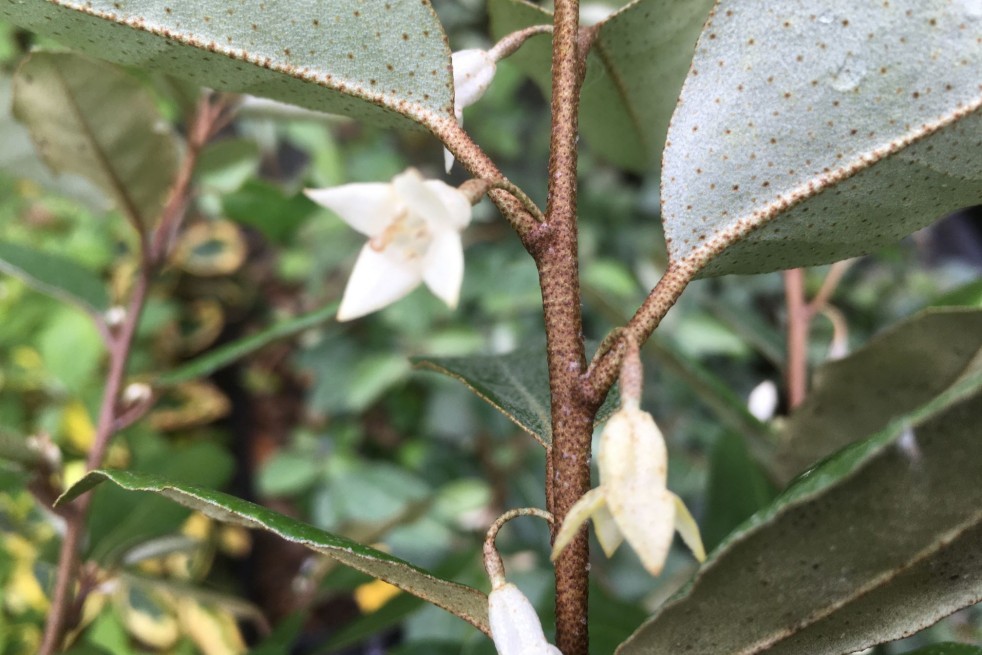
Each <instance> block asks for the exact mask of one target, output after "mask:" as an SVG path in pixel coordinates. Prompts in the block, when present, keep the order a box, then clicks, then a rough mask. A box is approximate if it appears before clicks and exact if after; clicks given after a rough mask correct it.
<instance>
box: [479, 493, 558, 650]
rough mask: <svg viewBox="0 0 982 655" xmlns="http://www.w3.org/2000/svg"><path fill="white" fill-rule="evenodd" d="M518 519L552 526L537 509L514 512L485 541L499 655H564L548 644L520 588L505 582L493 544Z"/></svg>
mask: <svg viewBox="0 0 982 655" xmlns="http://www.w3.org/2000/svg"><path fill="white" fill-rule="evenodd" d="M519 516H538V517H539V518H542V519H545V520H547V521H549V522H550V523H552V520H553V519H552V514H550V513H549V512H545V511H543V510H541V509H536V508H534V507H522V508H518V509H512V510H509V511H507V512H505V513H504V514H502V515H501V516H499V517H498V518H497V520H495V522H494V523H493V524H491V527H490V528H489V529H488V536H487V537H486V538H485V540H484V567H485V568H486V569H487V571H488V577H490V578H491V593H490V594H489V595H488V622H489V623H490V624H491V638H492V639H493V640H494V647H495V649H496V650H497V651H498V655H563V654H562V652H561V651H560V650H559V649H558V648H556V647H555V646H553V645H552V644H550V643H549V642H548V641H546V636H545V633H544V632H543V631H542V623H541V622H540V621H539V615H538V614H536V613H535V608H534V607H532V603H530V602H529V599H528V598H526V597H525V594H523V593H522V592H521V590H519V588H518V587H516V586H515V585H513V584H511V583H510V582H507V581H506V580H505V568H504V564H503V563H502V561H501V555H499V554H498V549H497V547H495V545H494V540H495V538H496V537H497V536H498V530H500V529H501V526H503V525H504V524H505V523H507V522H508V521H510V520H512V519H514V518H517V517H519Z"/></svg>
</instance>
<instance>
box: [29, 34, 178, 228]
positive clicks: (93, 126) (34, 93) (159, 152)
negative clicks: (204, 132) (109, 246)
mask: <svg viewBox="0 0 982 655" xmlns="http://www.w3.org/2000/svg"><path fill="white" fill-rule="evenodd" d="M13 88H14V100H13V111H14V116H16V117H17V120H19V121H20V122H21V123H22V124H23V125H24V126H26V127H27V128H28V130H29V132H30V134H31V139H32V140H33V141H34V144H35V146H36V148H37V151H38V153H39V154H40V155H41V158H42V159H43V160H44V162H45V163H46V164H47V165H48V166H49V167H50V168H51V169H52V170H54V171H55V172H58V173H74V174H76V175H80V176H82V177H84V178H86V179H88V180H89V181H90V182H92V183H93V184H94V185H95V186H96V187H98V188H99V189H101V190H102V191H103V192H104V193H105V194H106V196H107V197H109V198H112V200H113V202H114V204H115V207H116V209H117V210H119V211H120V212H122V213H124V214H126V215H128V216H130V217H131V218H132V219H133V221H134V222H135V223H138V224H143V225H150V224H152V223H153V222H154V220H155V219H156V218H157V217H158V216H159V215H160V213H161V211H162V210H163V208H164V203H165V202H166V201H167V196H168V194H169V193H170V187H171V181H172V180H173V178H174V176H175V174H176V173H177V143H176V139H175V137H174V135H173V134H172V133H171V130H170V127H169V125H168V124H167V122H166V121H164V119H163V117H162V116H161V115H160V113H159V112H158V111H157V107H156V106H155V105H154V99H153V97H152V96H151V95H150V93H148V92H147V90H146V89H145V88H144V87H143V86H142V85H141V84H140V82H139V81H138V80H137V79H136V78H134V77H133V76H131V75H130V74H128V73H127V72H126V71H124V70H122V69H120V68H119V67H117V66H113V65H111V64H107V63H105V62H101V61H96V60H94V59H89V58H88V57H84V56H81V55H77V54H73V53H68V52H43V51H41V52H34V53H31V54H30V55H28V57H27V58H26V59H25V60H24V61H23V62H22V63H21V65H20V66H19V67H18V69H17V73H16V75H15V76H14V81H13ZM107 107H112V108H113V109H112V120H106V108H107Z"/></svg>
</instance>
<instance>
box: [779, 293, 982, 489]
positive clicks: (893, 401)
mask: <svg viewBox="0 0 982 655" xmlns="http://www.w3.org/2000/svg"><path fill="white" fill-rule="evenodd" d="M973 370H982V309H965V308H957V309H956V308H944V309H928V310H925V311H923V312H921V313H920V314H917V315H916V316H913V317H911V318H910V319H908V320H906V321H904V322H903V323H900V324H899V325H896V326H894V327H892V328H890V329H889V330H888V331H886V332H884V333H883V334H880V335H878V336H877V337H876V338H874V339H873V340H872V341H871V342H870V343H869V344H868V345H866V347H864V348H863V349H861V350H858V351H856V352H855V353H853V354H852V355H850V356H849V357H846V358H845V359H841V360H838V361H833V362H829V363H827V364H825V365H824V366H822V367H821V368H819V369H818V370H817V371H815V376H814V384H813V387H812V390H811V391H810V392H809V394H808V397H807V398H806V399H805V402H804V403H802V405H801V406H800V407H798V408H797V409H795V411H794V413H792V414H791V416H789V417H788V418H787V420H786V421H785V422H783V424H782V426H781V430H780V433H779V434H778V439H777V441H778V450H777V453H776V458H775V462H774V466H773V467H772V470H773V472H774V473H775V474H776V475H777V477H778V478H779V480H780V481H781V482H783V483H787V482H789V481H790V480H791V479H792V478H793V477H794V476H796V475H799V474H800V473H802V472H803V471H805V469H807V468H808V467H809V466H813V465H814V464H815V463H816V462H817V461H819V460H820V459H822V458H824V457H827V456H829V455H831V454H832V453H834V452H835V451H837V450H839V449H841V448H843V447H845V446H847V445H849V444H850V443H852V442H854V441H857V440H859V439H863V438H865V437H866V436H867V435H869V434H871V433H872V432H876V431H877V430H880V429H882V428H883V427H884V426H885V425H886V424H887V423H889V422H890V420H891V419H892V418H893V417H894V416H897V415H898V414H903V413H905V412H907V411H910V410H911V409H913V408H916V407H917V406H918V405H921V404H923V403H925V402H927V401H929V400H931V399H932V398H934V397H935V396H938V395H940V394H941V393H942V392H943V391H945V389H948V388H949V387H951V386H952V385H954V384H957V383H958V381H959V380H960V379H961V378H962V377H963V376H965V375H967V374H970V373H971V372H972V371H973Z"/></svg>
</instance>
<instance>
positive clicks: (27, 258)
mask: <svg viewBox="0 0 982 655" xmlns="http://www.w3.org/2000/svg"><path fill="white" fill-rule="evenodd" d="M0 273H6V274H7V275H13V276H14V277H17V278H19V279H21V280H22V281H23V282H24V283H25V284H27V285H28V286H30V287H33V288H34V289H37V290H38V291H40V292H41V293H45V294H48V295H49V296H54V297H55V298H58V299H59V300H64V301H66V302H70V303H72V304H74V305H77V306H79V307H81V308H82V309H84V310H86V311H89V312H92V313H93V314H101V313H102V312H104V311H105V310H106V309H108V308H109V294H108V293H107V292H106V287H105V285H104V284H103V283H102V281H101V280H99V278H98V277H96V276H95V274H94V273H92V272H91V271H89V270H88V269H86V268H84V267H83V266H81V265H79V264H76V263H75V262H73V261H71V260H69V259H64V258H63V257H59V256H57V255H51V254H48V253H46V252H42V251H40V250H34V249H33V248H28V247H26V246H21V245H17V244H14V243H3V242H0Z"/></svg>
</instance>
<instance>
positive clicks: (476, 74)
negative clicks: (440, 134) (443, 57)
mask: <svg viewBox="0 0 982 655" xmlns="http://www.w3.org/2000/svg"><path fill="white" fill-rule="evenodd" d="M450 60H451V62H452V64H453V87H454V102H453V113H454V116H456V117H457V122H458V123H460V124H461V125H463V124H464V107H468V106H470V105H473V104H474V103H475V102H477V101H478V100H480V99H481V96H483V95H484V92H485V91H487V90H488V87H489V86H491V80H492V79H494V71H495V68H496V66H495V61H494V57H492V56H491V54H490V53H489V52H487V51H486V50H479V49H476V48H475V49H470V50H459V51H457V52H455V53H453V54H452V55H451V56H450ZM443 162H444V164H445V165H446V168H447V172H448V173H449V172H450V169H451V168H452V167H453V162H454V157H453V155H452V154H450V151H449V150H447V149H446V148H444V149H443Z"/></svg>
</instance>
